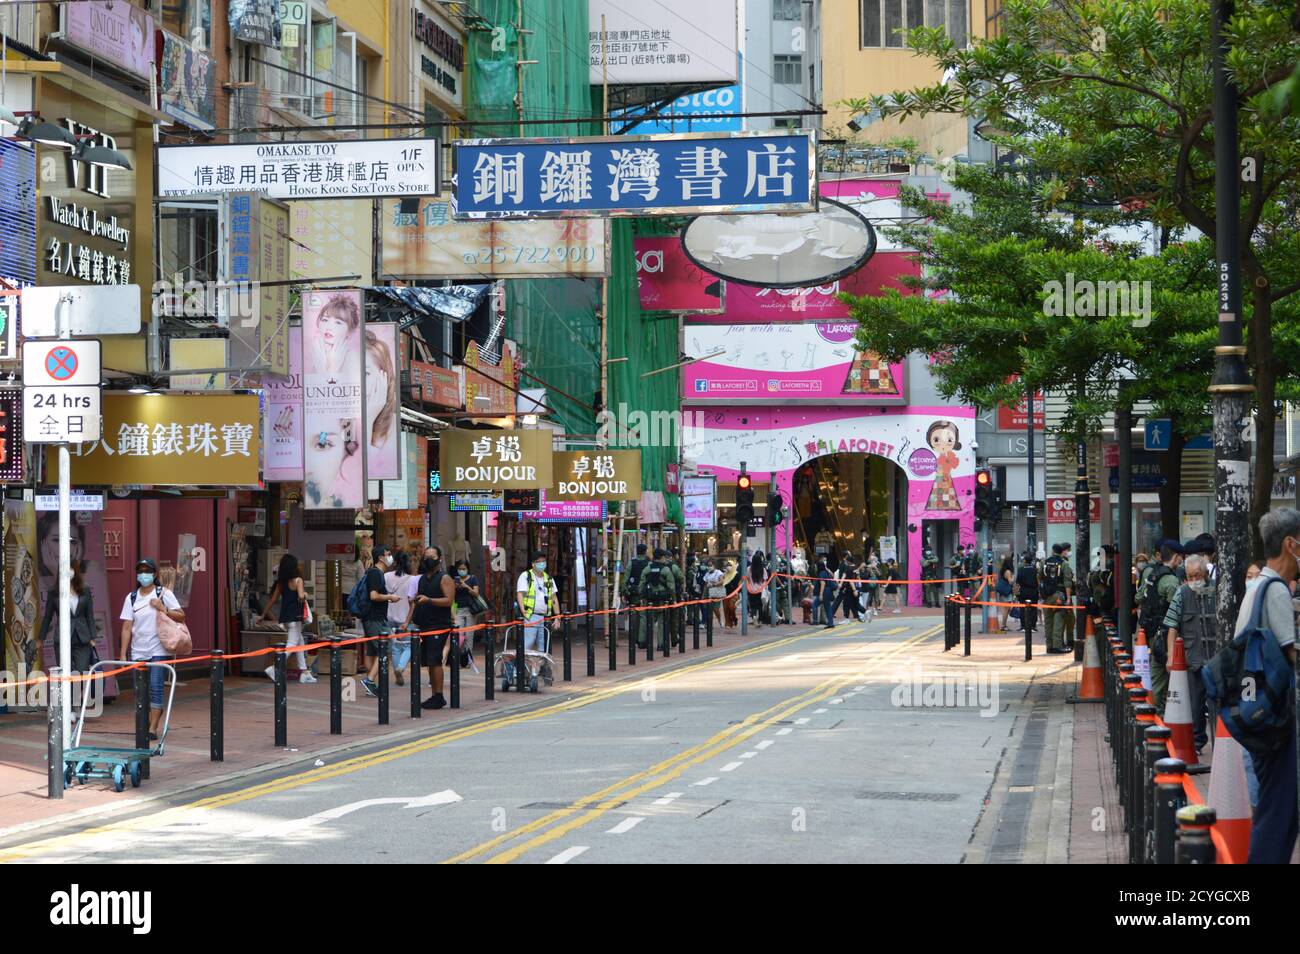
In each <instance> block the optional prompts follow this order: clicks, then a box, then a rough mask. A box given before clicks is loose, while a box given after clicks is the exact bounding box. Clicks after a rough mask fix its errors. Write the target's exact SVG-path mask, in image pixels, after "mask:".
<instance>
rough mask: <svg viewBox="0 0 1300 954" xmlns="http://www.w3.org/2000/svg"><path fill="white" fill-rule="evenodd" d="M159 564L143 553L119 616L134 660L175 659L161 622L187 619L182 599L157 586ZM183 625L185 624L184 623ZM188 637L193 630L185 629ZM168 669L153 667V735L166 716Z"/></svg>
mask: <svg viewBox="0 0 1300 954" xmlns="http://www.w3.org/2000/svg"><path fill="white" fill-rule="evenodd" d="M157 578H158V564H156V563H154V561H153V560H151V559H149V558H148V557H143V558H141V559H140V560H139V561H137V562H136V565H135V581H136V583H137V584H138V585H137V587H136V589H134V590H132V591H131V592H130V593H128V594H127V595H126V602H125V603H123V604H122V612H121V615H120V616H119V618H120V619H121V620H122V658H123V659H130V660H132V661H133V662H161V661H162V660H164V659H171V658H172V656H173V653H172V652H170V651H169V650H168V649H167V648H166V647H165V646H164V645H163V643H162V641H161V639H160V638H159V637H160V632H159V630H160V628H161V627H160V625H159V624H160V622H161V621H162V620H166V621H167V622H166V623H163V624H162V625H163V626H167V624H170V623H181V624H184V622H185V611H184V610H183V609H181V604H180V601H179V600H177V599H176V596H175V594H174V593H172V591H171V590H168V589H161V588H159V587H158V586H157V584H156V580H157ZM182 628H184V627H183V626H182ZM185 635H186V637H188V636H189V630H188V629H186V630H185ZM166 678H167V671H166V670H165V669H163V668H162V667H161V666H151V667H149V738H150V739H157V738H158V722H159V720H160V719H161V718H162V709H163V685H164V683H165V681H166Z"/></svg>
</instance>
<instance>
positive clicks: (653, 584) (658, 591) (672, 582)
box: [637, 548, 681, 652]
mask: <svg viewBox="0 0 1300 954" xmlns="http://www.w3.org/2000/svg"><path fill="white" fill-rule="evenodd" d="M674 568H675V566H674V564H671V563H669V562H668V552H667V551H666V550H664V549H662V548H659V549H656V550H655V554H654V562H653V563H651V564H650V565H649V566H647V567H646V568H645V571H644V572H643V573H642V574H641V585H640V587H639V588H638V595H639V596H640V602H641V605H643V606H666V605H667V604H669V603H671V602H672V600H673V595H674V594H675V593H676V592H677V575H676V574H674V573H673V570H674ZM680 572H681V571H680V570H679V571H678V573H680ZM668 612H669V611H667V610H647V611H645V612H643V613H639V614H637V615H640V616H645V617H647V619H646V623H645V629H644V634H645V637H646V638H647V639H654V633H655V622H656V620H657V621H658V623H659V629H660V632H661V634H662V635H661V638H660V640H659V651H660V652H664V651H665V650H666V649H667V646H668V629H669V626H670V625H671V624H670V623H669V619H668Z"/></svg>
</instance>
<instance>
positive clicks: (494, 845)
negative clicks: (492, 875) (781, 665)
mask: <svg viewBox="0 0 1300 954" xmlns="http://www.w3.org/2000/svg"><path fill="white" fill-rule="evenodd" d="M942 628H943V627H942V624H940V625H939V626H935V627H932V628H931V629H928V630H926V631H924V632H922V633H919V634H917V635H916V636H913V637H912V638H910V639H908V640H905V641H903V642H902V643H899V644H898V645H897V646H894V647H893V648H891V649H889V650H887V651H885V652H884V653H881V654H880V655H879V656H876V657H875V658H873V659H872V660H870V661H869V662H868V663H867V664H866V665H865V666H864V667H863V668H862V669H861V670H859V671H857V672H855V673H851V674H849V675H847V676H834V677H832V678H830V679H828V680H826V681H825V682H822V683H820V684H819V685H817V686H814V687H813V688H811V689H808V690H807V691H805V692H802V693H800V694H799V695H797V696H793V697H792V698H789V699H786V700H783V701H782V702H778V703H777V704H776V705H774V706H771V707H769V708H767V709H764V710H763V711H762V712H757V713H755V714H753V715H750V716H748V717H746V718H745V719H743V720H741V722H740V723H739V724H737V725H732V726H728V727H727V728H725V729H723V730H721V731H720V732H718V733H716V734H715V735H713V736H712V737H711V738H709V739H707V740H705V741H704V742H701V743H699V744H698V745H695V746H692V747H691V748H689V749H687V750H686V751H684V752H680V753H678V754H677V755H674V756H673V757H672V758H669V759H665V760H664V761H662V762H659V763H657V764H656V765H652V766H651V767H650V768H648V769H646V770H645V771H642V772H637V773H635V774H633V775H629V776H628V777H626V778H624V779H620V780H619V781H618V782H615V783H614V784H612V785H608V786H606V787H605V788H602V789H600V790H599V791H597V792H593V793H591V794H590V795H585V796H583V797H582V798H580V799H578V800H577V801H575V802H574V803H573V804H572V805H569V806H566V807H565V808H561V809H558V810H556V811H553V812H551V813H550V814H548V815H545V816H543V817H542V818H538V819H536V820H535V821H532V822H529V823H528V824H526V825H522V826H520V827H519V828H516V829H515V830H513V831H509V832H506V833H504V834H502V835H498V836H497V837H496V838H492V839H490V840H488V841H485V842H483V843H482V844H481V845H478V846H477V847H474V848H471V849H469V850H467V851H463V852H461V853H460V854H458V855H455V856H453V857H451V858H448V859H447V860H446V861H445V862H443V863H444V864H457V863H460V862H465V861H473V860H475V859H477V858H480V857H482V856H483V855H486V854H489V853H490V852H493V851H495V850H496V849H498V848H501V847H503V846H504V845H506V843H507V842H510V841H514V840H515V839H518V838H520V837H523V836H525V835H530V834H532V833H534V832H539V831H540V832H541V834H538V835H536V836H535V837H533V838H530V839H528V840H526V841H524V842H521V843H519V844H516V845H515V846H514V847H511V848H507V849H506V850H504V851H501V852H500V853H498V854H494V855H492V856H491V857H489V858H487V859H486V860H485V863H486V864H508V863H510V862H512V861H515V860H517V859H519V858H520V857H522V856H523V855H524V854H526V853H528V852H530V851H533V850H534V849H536V848H539V847H541V846H542V845H545V844H547V843H549V842H552V841H555V840H556V839H557V838H561V837H563V836H564V835H566V834H568V833H569V832H571V831H575V830H577V829H579V828H582V827H583V826H585V825H587V824H589V823H590V822H593V821H595V820H596V819H597V818H599V817H600V816H602V815H604V814H605V813H606V812H608V811H609V810H611V809H613V808H617V807H618V806H619V805H622V804H623V803H625V802H626V801H627V800H628V799H631V798H635V797H637V796H638V795H643V794H645V793H646V792H648V791H651V790H653V789H656V788H659V787H661V786H663V785H665V784H667V783H668V782H671V781H673V780H674V779H676V778H679V777H680V776H681V775H682V774H684V773H685V772H686V771H687V770H688V769H690V768H692V767H693V766H695V765H698V764H700V763H701V762H705V761H708V760H709V759H712V758H714V757H716V756H718V755H721V754H722V753H723V752H726V751H728V750H729V749H732V748H735V747H736V746H738V745H740V744H741V743H742V742H744V741H746V740H748V739H749V738H751V737H752V736H754V735H757V734H758V733H759V732H762V731H763V730H764V729H766V728H768V727H769V726H771V725H772V724H774V723H777V722H781V721H784V720H785V719H786V718H788V717H789V716H792V715H794V714H795V713H797V712H799V711H800V710H802V709H806V708H808V707H809V706H812V705H816V704H817V703H818V702H821V701H823V700H825V699H828V698H830V697H831V696H833V695H835V694H836V693H837V692H839V691H840V689H842V688H843V687H844V686H846V685H848V684H849V683H851V682H857V681H860V680H862V679H863V678H865V677H866V676H867V675H868V674H869V673H870V672H871V671H872V670H874V669H877V668H879V667H880V666H881V665H883V664H884V663H886V662H888V661H889V660H890V659H892V658H893V657H895V656H898V655H900V654H902V653H904V652H906V651H907V650H909V649H910V648H911V647H913V646H914V645H916V644H917V643H919V642H921V641H922V640H925V639H928V638H929V637H931V636H933V635H934V634H935V633H937V632H939V631H940V630H941V629H942ZM548 826H551V827H548ZM542 829H546V830H545V831H542Z"/></svg>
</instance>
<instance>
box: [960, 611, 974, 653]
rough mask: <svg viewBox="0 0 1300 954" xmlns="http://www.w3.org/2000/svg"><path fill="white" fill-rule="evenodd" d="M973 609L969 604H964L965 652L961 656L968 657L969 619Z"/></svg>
mask: <svg viewBox="0 0 1300 954" xmlns="http://www.w3.org/2000/svg"><path fill="white" fill-rule="evenodd" d="M973 608H974V606H973V604H971V603H967V604H966V631H965V634H964V637H963V638H964V643H965V646H966V650H965V652H963V653H962V655H963V656H969V655H970V618H971V610H972V609H973Z"/></svg>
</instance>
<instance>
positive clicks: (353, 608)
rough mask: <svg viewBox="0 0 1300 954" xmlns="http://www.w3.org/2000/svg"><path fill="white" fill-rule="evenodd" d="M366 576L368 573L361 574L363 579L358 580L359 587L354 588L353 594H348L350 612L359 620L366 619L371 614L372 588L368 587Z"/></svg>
mask: <svg viewBox="0 0 1300 954" xmlns="http://www.w3.org/2000/svg"><path fill="white" fill-rule="evenodd" d="M368 572H369V571H367V573H368ZM366 575H367V574H366V573H362V574H361V579H359V580H357V585H356V586H354V587H352V592H351V593H349V594H348V601H347V608H348V612H349V613H351V614H352V615H353V616H355V617H357V618H358V619H364V618H365V616H366V614H367V613H369V612H370V588H369V587H368V586H366Z"/></svg>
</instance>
